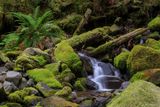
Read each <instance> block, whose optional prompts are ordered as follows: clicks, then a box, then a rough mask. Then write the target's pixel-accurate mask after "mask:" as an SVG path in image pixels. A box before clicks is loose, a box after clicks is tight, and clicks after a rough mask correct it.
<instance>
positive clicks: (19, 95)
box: [8, 87, 38, 103]
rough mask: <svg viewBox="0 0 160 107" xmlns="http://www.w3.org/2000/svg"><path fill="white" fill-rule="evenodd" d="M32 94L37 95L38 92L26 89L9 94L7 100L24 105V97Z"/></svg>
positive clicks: (29, 88) (30, 88)
mask: <svg viewBox="0 0 160 107" xmlns="http://www.w3.org/2000/svg"><path fill="white" fill-rule="evenodd" d="M32 94H34V95H37V94H38V91H37V90H36V89H35V88H32V87H27V88H24V89H23V90H18V91H15V92H13V93H11V94H9V95H8V99H9V101H12V102H18V103H24V97H26V96H28V95H32Z"/></svg>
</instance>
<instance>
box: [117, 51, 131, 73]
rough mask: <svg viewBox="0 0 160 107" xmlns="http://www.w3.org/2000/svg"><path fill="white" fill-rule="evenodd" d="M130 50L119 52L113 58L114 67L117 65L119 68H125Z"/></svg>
mask: <svg viewBox="0 0 160 107" xmlns="http://www.w3.org/2000/svg"><path fill="white" fill-rule="evenodd" d="M129 54H130V52H128V51H127V52H122V53H120V54H119V55H118V56H116V57H115V58H114V65H115V67H117V68H118V69H120V70H122V71H123V70H124V71H125V70H126V66H127V59H128V56H129Z"/></svg>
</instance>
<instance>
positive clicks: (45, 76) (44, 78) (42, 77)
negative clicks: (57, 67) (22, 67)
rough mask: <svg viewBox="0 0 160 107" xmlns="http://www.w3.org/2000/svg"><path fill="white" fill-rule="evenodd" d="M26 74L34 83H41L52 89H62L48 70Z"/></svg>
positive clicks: (34, 70) (32, 71)
mask: <svg viewBox="0 0 160 107" xmlns="http://www.w3.org/2000/svg"><path fill="white" fill-rule="evenodd" d="M27 74H28V76H29V77H30V78H32V79H33V80H34V81H36V82H43V83H45V84H46V85H48V86H49V87H52V88H62V84H61V83H60V82H59V81H58V80H56V78H55V75H54V74H53V72H52V71H50V70H48V69H33V70H28V71H27Z"/></svg>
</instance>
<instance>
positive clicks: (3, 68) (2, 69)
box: [0, 67, 8, 74]
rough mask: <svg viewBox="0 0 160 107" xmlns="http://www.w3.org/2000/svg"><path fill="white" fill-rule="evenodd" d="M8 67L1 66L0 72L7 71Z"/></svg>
mask: <svg viewBox="0 0 160 107" xmlns="http://www.w3.org/2000/svg"><path fill="white" fill-rule="evenodd" d="M7 71H8V69H7V68H6V67H0V74H2V73H5V72H7Z"/></svg>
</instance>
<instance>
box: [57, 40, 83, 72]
mask: <svg viewBox="0 0 160 107" xmlns="http://www.w3.org/2000/svg"><path fill="white" fill-rule="evenodd" d="M54 55H55V59H56V61H61V62H63V63H65V64H67V65H68V67H69V68H70V69H71V70H72V71H73V72H74V73H75V74H81V73H80V72H81V71H82V62H81V60H80V58H79V56H78V54H77V53H75V51H74V50H73V48H72V47H71V46H70V45H69V44H68V43H67V42H66V41H62V42H61V43H59V44H57V46H56V49H55V51H54Z"/></svg>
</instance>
